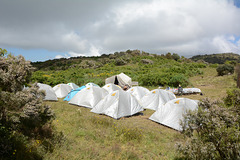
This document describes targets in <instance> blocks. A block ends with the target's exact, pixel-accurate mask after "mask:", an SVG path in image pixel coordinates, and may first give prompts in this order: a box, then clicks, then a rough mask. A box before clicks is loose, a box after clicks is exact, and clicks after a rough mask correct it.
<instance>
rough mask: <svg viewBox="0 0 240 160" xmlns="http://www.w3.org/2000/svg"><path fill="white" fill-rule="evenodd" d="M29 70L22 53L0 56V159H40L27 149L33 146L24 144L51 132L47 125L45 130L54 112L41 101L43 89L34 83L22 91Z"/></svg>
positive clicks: (43, 137) (39, 156) (44, 136)
mask: <svg viewBox="0 0 240 160" xmlns="http://www.w3.org/2000/svg"><path fill="white" fill-rule="evenodd" d="M32 69H33V68H32V67H31V65H30V62H28V61H25V59H24V57H22V56H18V57H14V56H12V55H8V56H7V57H3V56H2V57H0V142H1V143H0V144H1V145H0V151H3V150H4V152H0V159H2V157H5V158H4V159H16V157H18V158H19V159H41V156H42V155H40V154H39V155H38V154H37V153H36V154H35V152H31V153H29V152H27V150H29V149H30V151H31V150H32V149H36V146H31V145H29V146H26V144H31V142H32V140H33V141H34V139H35V138H39V139H45V138H51V136H52V135H53V134H52V133H53V132H52V128H51V127H48V132H46V131H47V130H46V126H51V125H50V124H51V120H52V119H53V118H54V114H53V112H52V110H51V108H50V107H49V106H47V105H44V104H43V97H44V96H45V94H44V92H42V91H39V90H38V87H37V86H36V85H33V86H32V87H31V88H29V89H27V90H22V88H23V85H24V84H26V83H27V82H29V80H30V76H31V72H32ZM40 131H41V132H40ZM47 133H50V134H47ZM6 140H7V143H6ZM33 153H34V154H33Z"/></svg>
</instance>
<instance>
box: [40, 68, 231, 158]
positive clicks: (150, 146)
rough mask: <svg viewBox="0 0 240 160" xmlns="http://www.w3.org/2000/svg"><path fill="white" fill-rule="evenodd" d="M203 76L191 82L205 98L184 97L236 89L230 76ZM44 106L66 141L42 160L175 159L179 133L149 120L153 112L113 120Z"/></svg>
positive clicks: (80, 109) (212, 71)
mask: <svg viewBox="0 0 240 160" xmlns="http://www.w3.org/2000/svg"><path fill="white" fill-rule="evenodd" d="M203 72H204V74H203V75H202V76H195V77H192V78H191V79H190V81H191V83H192V85H193V86H194V87H197V88H200V89H201V90H202V92H203V94H204V95H203V96H200V95H184V96H183V97H187V98H192V99H202V98H205V97H210V98H219V99H220V98H222V97H224V96H225V95H226V89H227V88H231V87H234V86H235V82H234V81H233V76H232V75H229V76H223V77H218V76H217V73H216V69H214V68H205V69H203ZM156 88H157V87H156ZM150 89H154V88H153V87H151V88H150ZM45 103H46V104H48V105H50V106H51V107H52V109H53V110H54V111H55V114H56V119H55V120H54V121H53V125H54V126H55V128H56V130H57V131H59V132H63V134H64V136H65V139H66V140H65V141H64V142H63V143H62V144H61V145H59V146H57V147H56V149H55V150H54V151H53V153H48V154H47V155H45V157H44V158H45V159H49V160H53V159H54V160H55V159H71V160H72V159H73V160H74V159H174V158H175V157H176V156H177V152H176V150H175V144H176V143H177V142H181V141H183V135H182V134H181V133H180V132H177V131H175V130H173V129H170V128H168V127H165V126H162V125H160V124H158V123H155V122H153V121H151V120H149V119H148V118H149V117H150V116H151V115H152V114H153V112H154V111H152V110H145V111H143V112H142V113H143V114H142V115H136V116H132V117H128V118H121V119H119V120H115V119H112V118H110V117H108V116H105V115H98V114H95V113H91V112H90V109H88V108H84V107H79V106H74V105H69V104H68V103H67V102H65V101H62V99H60V100H59V102H45ZM57 145H58V144H57Z"/></svg>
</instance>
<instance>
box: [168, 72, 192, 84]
mask: <svg viewBox="0 0 240 160" xmlns="http://www.w3.org/2000/svg"><path fill="white" fill-rule="evenodd" d="M179 84H180V85H181V86H182V87H186V86H188V84H189V80H188V78H186V77H185V76H184V75H183V74H176V75H174V76H173V77H172V78H171V79H170V81H169V83H168V85H169V86H173V87H178V85H179Z"/></svg>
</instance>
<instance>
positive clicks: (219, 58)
mask: <svg viewBox="0 0 240 160" xmlns="http://www.w3.org/2000/svg"><path fill="white" fill-rule="evenodd" d="M190 59H191V60H193V61H195V62H196V61H202V62H207V63H211V64H224V63H226V62H227V61H230V62H231V63H234V64H236V63H240V55H238V54H235V53H221V54H210V55H207V54H205V55H197V56H193V57H192V58H190Z"/></svg>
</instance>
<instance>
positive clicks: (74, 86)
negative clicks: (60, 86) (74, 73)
mask: <svg viewBox="0 0 240 160" xmlns="http://www.w3.org/2000/svg"><path fill="white" fill-rule="evenodd" d="M67 85H69V86H70V87H72V89H73V90H75V89H77V88H79V86H78V85H76V84H75V83H68V84H67Z"/></svg>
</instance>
